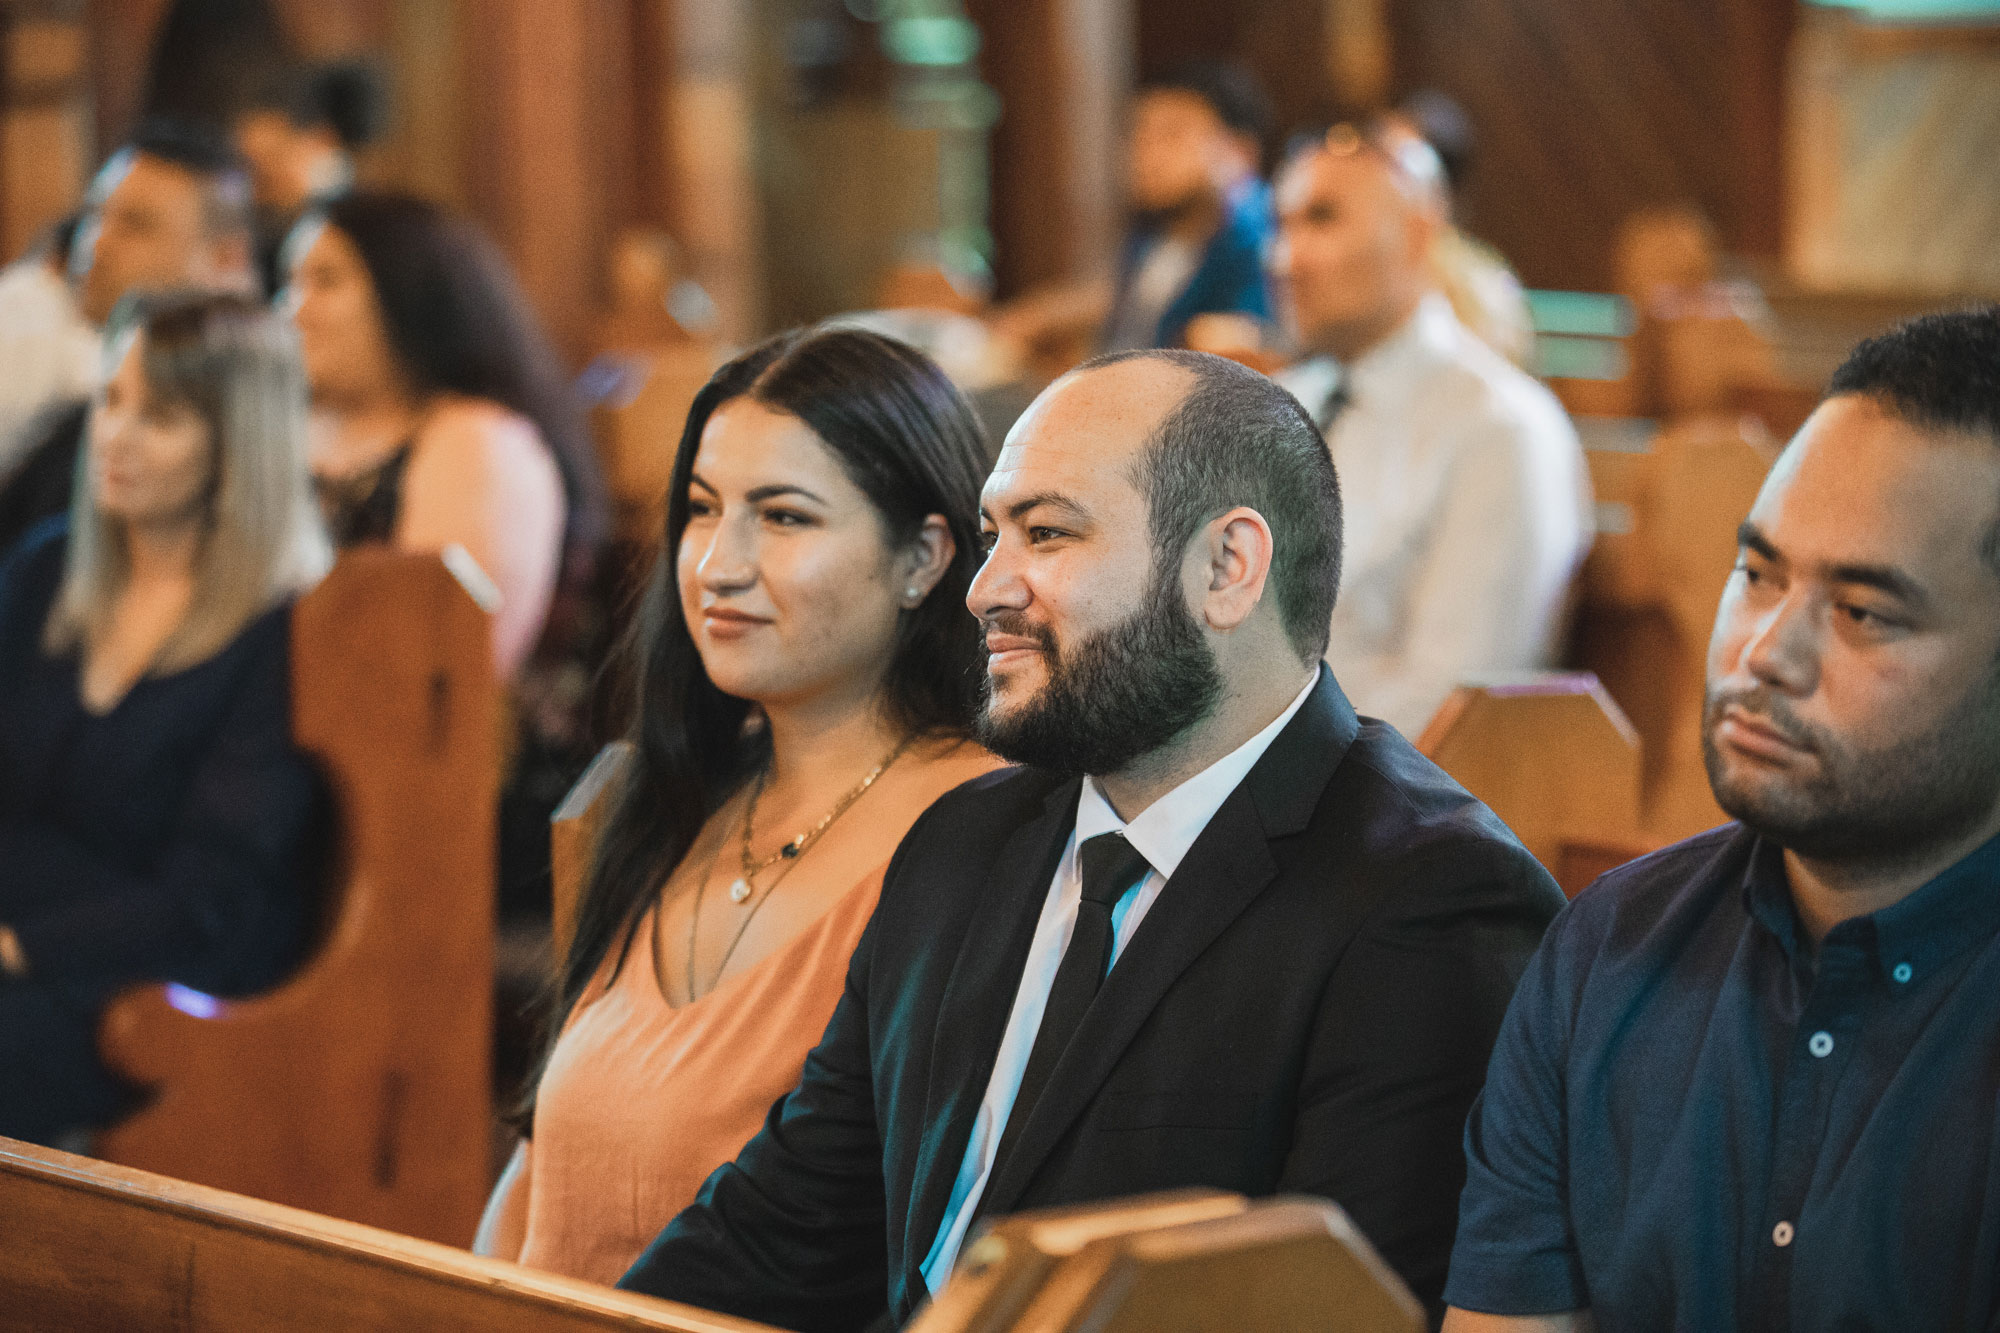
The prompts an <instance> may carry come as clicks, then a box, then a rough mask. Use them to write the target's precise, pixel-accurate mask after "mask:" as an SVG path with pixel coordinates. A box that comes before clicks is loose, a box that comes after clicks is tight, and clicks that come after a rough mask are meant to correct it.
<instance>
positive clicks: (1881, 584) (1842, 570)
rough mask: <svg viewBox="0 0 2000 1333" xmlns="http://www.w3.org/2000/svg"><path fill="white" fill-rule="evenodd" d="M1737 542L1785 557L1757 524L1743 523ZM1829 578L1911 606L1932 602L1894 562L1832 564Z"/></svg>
mask: <svg viewBox="0 0 2000 1333" xmlns="http://www.w3.org/2000/svg"><path fill="white" fill-rule="evenodd" d="M1736 544H1737V545H1738V546H1741V547H1743V548H1744V549H1746V550H1750V551H1755V552H1756V553H1757V554H1758V555H1761V556H1763V557H1764V558H1765V559H1766V560H1775V561H1780V562H1782V561H1783V560H1784V557H1783V556H1782V555H1780V554H1779V553H1778V548H1777V547H1776V546H1775V545H1773V544H1772V542H1771V539H1770V538H1769V537H1766V536H1765V535H1764V531H1763V529H1762V528H1759V527H1758V526H1757V525H1756V524H1755V523H1751V522H1747V521H1746V522H1744V523H1743V524H1741V525H1739V526H1738V527H1737V529H1736ZM1826 577H1827V578H1828V579H1830V580H1832V581H1833V582H1835V583H1857V584H1860V585H1861V586H1862V587H1864V588H1876V589H1879V590H1881V591H1882V592H1886V593H1888V594H1889V595H1890V596H1891V597H1894V598H1897V599H1898V600H1900V601H1902V602H1903V603H1904V604H1906V605H1908V606H1909V607H1911V608H1912V609H1921V608H1923V607H1926V606H1928V605H1930V600H1931V599H1930V594H1929V593H1927V592H1925V591H1924V589H1923V585H1921V584H1919V583H1918V582H1917V581H1916V580H1915V579H1913V578H1911V577H1910V576H1909V575H1908V574H1905V573H1904V572H1903V571H1902V570H1900V569H1897V568H1896V567H1895V566H1894V565H1869V564H1855V563H1849V564H1840V565H1829V566H1827V568H1826Z"/></svg>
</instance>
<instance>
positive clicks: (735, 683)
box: [478, 329, 997, 1282]
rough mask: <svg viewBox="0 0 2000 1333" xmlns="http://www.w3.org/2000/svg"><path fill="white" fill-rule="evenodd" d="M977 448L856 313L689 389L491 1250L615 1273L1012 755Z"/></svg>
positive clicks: (797, 1050)
mask: <svg viewBox="0 0 2000 1333" xmlns="http://www.w3.org/2000/svg"><path fill="white" fill-rule="evenodd" d="M983 458H984V450H983V444H982V439H981V432H980V428H979V425H978V423H977V421H976V419H975V418H974V417H973V415H972V412H971V409H970V407H969V406H968V405H967V404H966V402H965V400H964V399H963V398H962V397H961V396H960V395H959V393H958V391H957V390H956V389H954V388H953V387H952V386H951V384H950V382H949V381H948V380H947V379H946V378H945V377H944V374H943V372H942V371H940V370H939V369H938V368H937V367H936V366H935V365H933V364H932V363H931V362H930V361H928V360H927V359H925V358H924V357H923V356H922V355H921V354H920V353H918V352H916V351H915V350H913V349H911V348H909V347H907V346H905V345H903V344H901V343H898V342H895V341H892V340H890V339H887V338H884V337H881V336H880V335H877V334H874V333H868V332H863V331H860V330H856V329H828V330H822V331H818V332H812V333H803V334H801V333H791V334H785V335H781V336H779V337H778V338H775V339H773V340H771V341H770V342H767V343H765V344H764V345H762V346H760V347H758V348H756V349H754V350H752V351H750V352H748V353H746V354H744V355H743V356H741V357H739V358H738V359H737V360H735V361H733V362H731V363H730V364H729V365H727V366H725V367H723V368H722V369H721V370H720V371H718V372H717V373H716V375H715V377H714V378H713V379H712V380H710V381H709V383H708V385H707V387H705V388H704V389H703V390H702V391H701V393H700V394H699V395H697V397H696V398H695V401H694V405H693V407H692V409H691V410H690V411H689V414H688V420H687V425H686V429H685V431H684V432H683V434H682V437H681V443H680V452H679V455H678V457H677V459H676V462H675V465H674V474H673V481H672V484H671V488H670V489H669V491H668V494H667V518H666V532H665V542H664V545H663V546H662V548H661V554H660V558H659V562H658V564H657V566H656V568H655V571H654V575H653V580H652V584H651V586H650V588H649V590H648V592H647V594H646V599H645V602H644V605H643V608H642V614H641V619H640V621H639V623H638V625H637V627H636V630H635V634H634V638H633V643H632V653H633V657H634V662H633V665H634V667H635V669H636V677H637V682H638V690H639V697H638V699H637V711H636V717H635V720H634V722H633V724H632V729H631V732H630V739H631V740H632V742H633V744H634V746H635V748H636V751H637V754H636V756H635V758H636V762H635V763H634V765H633V767H632V771H631V773H630V775H629V777H628V778H627V780H626V781H625V784H624V786H623V788H622V789H621V790H620V791H619V792H618V793H617V795H616V799H615V804H614V807H613V810H612V813H611V815H610V817H609V819H608V821H607V823H606V826H605V828H604V830H603V833H602V836H601V837H600V839H599V841H598V848H597V855H596V861H595V864H594V866H593V867H592V870H591V874H590V878H589V881H588V883H587V885H586V887H585V889H584V892H583V895H582V901H581V903H580V904H579V909H578V915H577V922H576V929H575V932H574V939H573V942H572V944H571V946H570V952H569V957H568V958H567V960H566V961H565V962H564V965H563V968H562V972H561V976H560V991H559V996H558V1000H559V1008H560V1011H561V1019H562V1021H561V1022H560V1024H559V1025H557V1026H556V1029H555V1031H556V1036H555V1038H554V1040H553V1042H552V1045H551V1048H550V1050H549V1051H548V1053H547V1055H546V1056H545V1060H544V1064H543V1069H542V1072H541V1076H540V1080H539V1083H538V1085H537V1088H536V1091H535V1095H534V1104H533V1108H532V1112H531V1121H530V1125H529V1136H528V1138H527V1139H526V1140H525V1141H524V1142H523V1144H522V1146H521V1148H520V1149H519V1150H518V1151H517V1152H516V1154H515V1158H514V1161H513V1162H512V1163H511V1164H510V1166H509V1168H508V1170H507V1172H506V1174H505V1175H504V1176H503V1177H502V1179H501V1183H500V1185H499V1186H498V1187H497V1188H496V1190H495V1191H494V1196H493V1201H492V1202H491V1204H489V1206H488V1210H487V1219H486V1222H485V1224H484V1225H483V1226H482V1227H481V1231H480V1240H479V1242H478V1244H479V1248H481V1249H482V1250H483V1251H485V1252H487V1253H492V1254H498V1255H501V1256H503V1257H506V1258H510V1259H517V1260H519V1261H520V1262H522V1263H525V1264H529V1265H532V1266H535V1267H539V1268H546V1269H552V1270H554V1271H557V1272H561V1273H567V1274H570V1275H573V1276H577V1277H583V1278H588V1279H592V1280H595V1281H599V1282H611V1281H614V1280H616V1279H617V1278H618V1276H619V1275H620V1274H622V1273H623V1272H624V1271H625V1269H626V1268H627V1267H628V1266H629V1265H630V1264H631V1262H632V1261H633V1260H634V1259H635V1258H637V1257H638V1255H639V1252H640V1251H641V1250H642V1249H644V1248H645V1246H646V1243H647V1242H648V1241H650V1240H651V1239H652V1237H653V1235H654V1233H655V1232H656V1231H657V1230H658V1229H659V1228H660V1227H661V1226H662V1225H664V1224H665V1223H666V1222H667V1220H668V1219H669V1218H671V1217H672V1216H673V1215H674V1214H675V1213H676V1212H678V1211H679V1210H680V1209H681V1208H683V1207H684V1206H686V1205H687V1204H688V1203H689V1202H691V1201H692V1200H693V1198H694V1195H695V1191H696V1190H697V1189H698V1188H699V1186H700V1184H701V1182H702V1180H703V1179H704V1178H706V1177H707V1175H708V1174H709V1172H711V1171H712V1170H714V1169H715V1168H716V1167H717V1166H719V1165H721V1164H722V1163H723V1162H726V1161H728V1160H730V1159H731V1158H732V1157H734V1156H735V1155H736V1152H737V1150H738V1149H740V1148H741V1147H742V1146H743V1144H745V1143H746V1142H748V1141H749V1139H750V1137H751V1136H752V1135H753V1134H754V1133H755V1132H756V1130H757V1127H758V1125H759V1124H760V1123H761V1122H762V1120H763V1118H764V1114H765V1112H766V1111H767V1110H768V1109H769V1107H770V1105H771V1103H772V1101H773V1100H775V1099H776V1098H777V1097H778V1096H779V1095H780V1094H782V1093H783V1092H784V1091H786V1090H787V1089H789V1088H790V1087H791V1086H792V1085H793V1083H794V1082H796V1081H797V1078H798V1075H799V1071H800V1069H801V1068H802V1067H803V1065H804V1063H805V1057H806V1052H807V1051H808V1050H809V1049H811V1047H812V1045H813V1044H814V1042H816V1041H817V1040H818V1039H819V1036H820V1032H821V1030H822V1029H823V1028H824V1027H825V1026H826V1022H827V1019H828V1018H829V1017H830V1016H831V1015H832V1012H833V1008H834V1004H835V1002H836V1000H837V999H838V998H839V995H840V991H841V987H842V984H843V980H844V978H845V975H846V970H847V963H848V956H849V955H850V954H851V953H852V952H853V950H854V946H855V943H856V942H857V941H858V940H859V938H860V935H861V930H862V927H863V926H864V925H865V924H866V923H867V920H868V917H869V915H870V913H871V912H872V911H873V909H874V905H875V898H876V895H877V894H878V893H879V892H880V890H881V884H882V875H883V871H884V870H885V869H886V868H887V863H888V860H889V857H890V855H891V854H892V853H893V852H894V851H895V848H896V844H897V843H898V842H899V841H901V839H902V837H903V834H904V833H905V832H906V831H907V830H908V829H909V827H910V825H911V823H912V822H914V820H915V819H916V817H917V815H918V814H919V813H921V812H922V811H923V809H924V808H925V807H926V806H928V805H929V804H930V803H931V802H932V801H933V800H935V799H936V798H937V797H938V796H940V795H942V794H943V793H944V792H945V791H947V790H949V789H950V788H952V787H954V786H957V785H958V784H960V783H962V782H965V781H967V780H969V779H971V778H973V777H976V776H978V775H979V774H981V773H983V772H986V771H987V770H989V769H991V768H993V767H994V766H995V765H996V763H997V761H996V760H995V759H994V758H993V757H992V756H991V755H989V754H988V753H986V752H985V751H984V750H982V749H980V748H979V747H978V746H976V745H975V744H973V743H972V742H971V741H970V740H969V739H968V736H969V734H970V729H971V724H972V719H973V714H974V710H975V708H976V707H977V702H978V697H979V683H980V679H981V676H980V632H979V627H978V622H977V621H975V620H974V619H973V617H972V616H971V615H969V614H967V612H966V609H965V594H966V589H967V587H968V586H969V585H970V583H971V580H972V575H973V573H974V571H975V570H976V569H977V568H978V562H979V558H980V545H979V527H978V504H979V485H980V478H981V473H982V460H983Z"/></svg>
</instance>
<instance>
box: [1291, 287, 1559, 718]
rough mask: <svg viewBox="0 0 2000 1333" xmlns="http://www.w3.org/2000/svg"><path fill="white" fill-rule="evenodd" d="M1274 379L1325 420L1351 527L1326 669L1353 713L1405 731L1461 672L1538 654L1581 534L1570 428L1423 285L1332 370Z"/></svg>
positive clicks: (1553, 627)
mask: <svg viewBox="0 0 2000 1333" xmlns="http://www.w3.org/2000/svg"><path fill="white" fill-rule="evenodd" d="M1278 380H1279V382H1280V383H1282V384H1283V385H1284V386H1285V387H1286V388H1288V389H1290V390H1291V391H1292V392H1293V394H1295V395H1296V396H1297V397H1298V399H1299V401H1300V402H1301V403H1302V404H1303V405H1304V406H1305V408H1306V410H1307V411H1308V412H1310V413H1312V414H1313V416H1314V418H1315V419H1316V420H1322V421H1324V420H1325V416H1324V413H1325V411H1326V408H1327V404H1328V401H1329V398H1330V396H1331V395H1332V393H1333V392H1334V391H1335V389H1336V388H1337V387H1339V388H1344V389H1345V392H1346V395H1347V404H1346V406H1345V407H1344V408H1342V409H1341V411H1340V412H1339V413H1338V414H1336V415H1335V416H1334V418H1333V422H1332V425H1331V427H1330V428H1328V430H1327V448H1328V450H1329V451H1330V452H1331V453H1332V455H1333V465H1334V470H1335V471H1336V472H1337V473H1338V474H1339V476H1340V496H1341V508H1342V513H1343V516H1344V520H1345V528H1346V537H1345V543H1344V547H1343V555H1342V559H1341V574H1340V597H1339V601H1338V603H1337V604H1336V605H1335V607H1334V611H1333V624H1332V637H1331V640H1330V642H1329V643H1328V645H1327V650H1326V660H1327V664H1328V665H1329V666H1331V667H1332V668H1333V674H1334V678H1335V679H1336V680H1338V681H1339V682H1340V685H1341V688H1342V689H1344V690H1345V691H1346V692H1347V697H1348V698H1349V699H1351V700H1352V701H1353V702H1354V707H1355V709H1356V710H1357V711H1359V712H1362V713H1366V714H1369V715H1371V716H1374V717H1379V718H1381V719H1383V720H1384V721H1387V722H1389V723H1391V724H1393V725H1394V726H1395V727H1396V728H1397V729H1398V730H1400V731H1401V732H1402V733H1403V734H1404V735H1406V736H1408V737H1410V738H1411V739H1412V740H1414V739H1415V738H1416V737H1417V736H1418V735H1419V734H1420V733H1421V732H1422V731H1423V729H1424V726H1425V724H1426V723H1428V722H1429V721H1430V718H1431V714H1433V713H1434V712H1436V711H1437V708H1438V705H1439V704H1441V703H1443V702H1444V699H1445V696H1446V695H1448V694H1450V693H1451V691H1452V689H1453V687H1455V686H1456V685H1458V684H1459V683H1460V682H1461V681H1466V680H1472V679H1477V678H1479V677H1482V676H1492V675H1496V674H1503V673H1507V672H1515V671H1523V670H1531V669H1534V668H1538V667H1544V666H1548V665H1550V664H1551V662H1552V661H1553V657H1554V654H1555V653H1556V651H1557V649H1558V648H1559V643H1558V640H1559V638H1560V636H1561V633H1562V629H1563V623H1562V622H1563V615H1564V611H1565V608H1566V604H1567V599H1568V591H1569V584H1570V580H1571V578H1572V577H1573V576H1574V574H1575V572H1576V569H1577V565H1578V564H1579V562H1580V561H1581V560H1582V558H1583V556H1584V553H1585V552H1586V551H1587V550H1588V549H1589V547H1590V535H1591V503H1590V479H1589V474H1588V473H1587V472H1586V471H1585V466H1584V460H1583V450H1582V448H1581V447H1580V446H1579V445H1578V443H1577V438H1576V430H1575V428H1574V427H1573V426H1571V424H1570V421H1569V418H1568V416H1567V415H1565V414H1564V412H1563V409H1562V406H1561V404H1559V403H1557V402H1556V399H1555V395H1553V394H1551V393H1550V392H1549V391H1548V390H1547V389H1546V388H1545V387H1543V386H1542V385H1541V384H1540V383H1539V382H1537V381H1536V380H1535V379H1533V378H1532V377H1531V376H1529V375H1527V374H1526V373H1524V372H1523V371H1521V370H1519V369H1517V368H1515V367H1514V366H1513V365H1511V364H1509V363H1508V361H1507V360H1506V358H1504V357H1502V356H1501V355H1500V354H1499V353H1497V352H1495V351H1494V350H1493V349H1492V348H1490V347H1488V346H1487V345H1486V344H1485V343H1483V342H1481V341H1480V340H1479V339H1478V338H1477V337H1475V336H1474V335H1473V334H1472V332H1471V331H1470V330H1468V329H1467V328H1466V327H1465V326H1464V325H1463V324H1460V323H1459V322H1458V319H1457V317H1456V316H1454V315H1453V314H1452V312H1451V305H1450V303H1449V302H1447V301H1446V300H1445V298H1444V297H1443V296H1441V295H1438V294H1436V293H1433V294H1431V295H1430V296H1427V297H1425V298H1424V300H1423V301H1422V302H1421V303H1420V304H1419V306H1418V307H1417V310H1416V312H1415V314H1413V315H1412V316H1411V317H1410V319H1409V321H1408V322H1407V323H1406V324H1404V326H1403V327H1402V328H1401V329H1399V330H1398V331H1397V332H1395V333H1394V334H1392V335H1390V336H1389V337H1388V338H1386V339H1384V340H1383V341H1382V342H1380V343H1378V344H1377V345H1376V346H1374V347H1372V348H1370V349H1369V350H1368V351H1367V352H1366V353H1364V354H1363V355H1362V356H1360V357H1357V358H1356V359H1355V360H1354V362H1353V363H1352V364H1351V365H1349V366H1347V367H1346V368H1345V374H1344V375H1343V374H1342V373H1341V370H1340V369H1339V368H1336V367H1335V366H1334V365H1333V363H1332V362H1330V361H1327V360H1324V359H1321V360H1316V361H1308V362H1306V363H1305V364H1303V365H1301V366H1295V367H1293V368H1292V369H1290V370H1286V371H1284V372H1282V373H1281V374H1280V375H1279V376H1278Z"/></svg>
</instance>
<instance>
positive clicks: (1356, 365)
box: [1345, 292, 1458, 403]
mask: <svg viewBox="0 0 2000 1333" xmlns="http://www.w3.org/2000/svg"><path fill="white" fill-rule="evenodd" d="M1457 334H1458V316H1456V315H1454V314H1452V313H1451V302H1450V301H1448V300H1446V299H1445V297H1444V294H1443V293H1442V292H1431V293H1429V294H1428V295H1426V296H1425V297H1424V298H1423V299H1422V300H1420V301H1418V302H1417V308H1416V309H1415V310H1414V311H1412V312H1411V314H1410V317H1409V318H1408V319H1406V320H1404V321H1403V325H1402V327H1401V328H1399V329H1397V330H1396V331H1395V332H1394V333H1392V334H1390V335H1389V336H1388V337H1386V338H1384V339H1383V340H1382V341H1381V342H1379V343H1376V344H1375V345H1374V346H1373V347H1371V348H1369V349H1368V350H1367V351H1365V352H1363V353H1362V354H1361V355H1360V356H1357V357H1355V358H1354V360H1353V362H1352V363H1351V364H1350V365H1349V366H1348V367H1347V375H1346V379H1345V383H1346V385H1347V387H1348V391H1349V392H1350V393H1351V394H1353V395H1354V397H1355V398H1356V400H1357V401H1358V400H1360V399H1364V398H1365V399H1369V400H1370V401H1372V402H1377V403H1379V402H1380V401H1381V399H1382V396H1383V395H1384V394H1385V393H1387V394H1396V393H1414V392H1416V391H1417V389H1418V387H1419V386H1420V385H1421V384H1422V383H1423V382H1424V380H1425V378H1426V372H1427V371H1428V370H1429V368H1430V367H1431V366H1432V365H1433V364H1435V363H1436V362H1438V361H1441V360H1449V359H1451V357H1452V353H1453V348H1454V347H1455V346H1456V344H1457Z"/></svg>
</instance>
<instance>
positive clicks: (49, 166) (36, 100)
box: [0, 0, 93, 262]
mask: <svg viewBox="0 0 2000 1333" xmlns="http://www.w3.org/2000/svg"><path fill="white" fill-rule="evenodd" d="M88 66H89V38H88V37H87V35H86V33H85V29H84V11H83V5H82V4H81V3H74V2H64V0H42V2H40V3H37V2H35V0H16V2H15V3H14V4H12V5H11V6H9V7H6V8H0V80H4V82H0V262H4V260H7V259H12V258H13V257H14V256H16V255H18V254H19V253H20V252H21V251H22V249H23V248H24V247H25V246H26V245H27V244H28V243H29V242H30V241H32V240H33V239H34V238H35V234H36V233H37V232H39V231H40V230H41V229H42V228H43V227H45V226H47V225H48V224H49V223H50V222H53V221H54V220H55V219H57V218H59V217H61V216H62V215H63V214H64V213H65V212H67V211H68V210H69V209H70V208H71V207H72V206H74V204H75V203H76V200H77V197H78V196H79V195H80V194H81V193H82V192H83V183H84V180H85V178H86V176H87V175H88V174H89V171H90V166H91V159H92V157H93V153H92V151H91V149H92V145H91V141H90V140H91V130H90V89H89V84H88V77H89V75H88Z"/></svg>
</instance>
